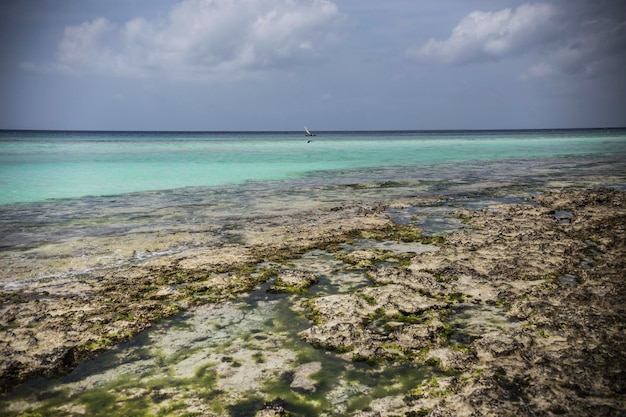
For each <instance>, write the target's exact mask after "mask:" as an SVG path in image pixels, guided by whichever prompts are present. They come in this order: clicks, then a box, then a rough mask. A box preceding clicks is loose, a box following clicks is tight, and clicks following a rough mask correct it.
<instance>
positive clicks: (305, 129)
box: [304, 126, 315, 136]
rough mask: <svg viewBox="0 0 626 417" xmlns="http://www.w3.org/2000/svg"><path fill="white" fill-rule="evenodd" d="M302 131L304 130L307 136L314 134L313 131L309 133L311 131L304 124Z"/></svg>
mask: <svg viewBox="0 0 626 417" xmlns="http://www.w3.org/2000/svg"><path fill="white" fill-rule="evenodd" d="M304 131H305V132H306V135H307V136H315V133H311V131H310V130H309V128H308V127H306V126H304Z"/></svg>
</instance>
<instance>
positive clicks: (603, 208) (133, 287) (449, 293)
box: [0, 189, 626, 417]
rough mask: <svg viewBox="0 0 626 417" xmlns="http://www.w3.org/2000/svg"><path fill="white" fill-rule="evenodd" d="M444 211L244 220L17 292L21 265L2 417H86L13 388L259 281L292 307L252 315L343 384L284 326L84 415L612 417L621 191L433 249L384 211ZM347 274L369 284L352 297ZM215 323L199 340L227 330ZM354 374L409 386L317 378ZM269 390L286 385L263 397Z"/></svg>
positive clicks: (352, 207) (546, 204)
mask: <svg viewBox="0 0 626 417" xmlns="http://www.w3.org/2000/svg"><path fill="white" fill-rule="evenodd" d="M450 200H451V198H450V197H432V198H406V199H402V200H392V201H386V202H384V203H349V204H347V203H346V204H343V203H342V204H337V205H335V206H332V207H324V208H319V209H314V210H303V211H301V212H299V213H297V214H293V213H290V214H289V215H284V216H280V215H278V216H267V217H264V218H257V219H248V221H246V222H245V226H242V227H240V228H236V229H230V230H228V233H229V234H230V235H229V236H230V237H229V240H228V241H227V242H224V241H221V243H220V244H219V245H211V244H207V245H206V246H194V247H192V248H190V249H188V250H182V251H177V252H176V253H171V254H164V255H162V256H155V257H151V258H148V259H146V260H142V261H140V262H139V261H138V262H134V263H125V264H122V265H119V266H116V267H110V268H100V269H93V270H92V271H90V272H89V273H85V274H82V275H67V274H66V275H63V276H62V277H49V278H47V279H38V280H33V279H25V278H26V277H25V276H23V275H20V274H21V272H20V271H22V269H19V268H18V270H17V272H16V275H15V277H16V278H22V279H15V280H13V281H11V282H10V285H9V284H6V285H4V286H3V289H2V291H1V292H0V296H1V297H2V304H1V305H2V307H1V308H0V315H1V316H0V326H2V327H1V328H0V329H1V331H0V380H1V381H2V388H3V390H5V391H8V393H7V394H5V398H4V399H2V398H0V402H2V404H4V405H5V406H7V407H5V408H6V409H7V410H9V411H7V412H6V413H8V414H5V415H19V414H20V413H22V412H30V411H29V410H31V409H30V408H29V407H34V409H33V410H31V411H32V412H37V410H38V409H41V410H46V411H47V412H51V410H53V411H54V412H51V414H50V415H76V416H78V415H87V414H89V412H90V410H91V411H93V408H90V406H89V405H87V406H86V405H85V404H86V402H85V401H83V402H78V401H77V404H76V405H75V406H72V405H71V404H70V405H68V401H64V402H63V404H57V405H55V404H49V403H46V402H45V401H46V398H50V394H48V396H47V397H46V396H43V397H42V398H36V396H35V397H33V398H32V401H30V400H29V398H30V397H28V398H26V399H22V400H21V401H22V402H21V403H20V402H19V401H18V400H14V399H13V400H12V398H13V397H11V396H12V395H14V396H15V395H16V394H17V390H15V389H13V387H14V386H15V385H16V384H17V383H19V382H22V381H25V380H27V379H31V378H33V377H35V376H38V375H43V376H48V377H53V376H58V375H62V374H65V373H68V372H70V371H71V370H72V369H74V368H75V367H76V366H77V364H79V363H80V362H81V361H83V360H84V359H87V358H90V357H93V356H94V355H95V354H96V353H98V352H103V351H105V350H109V349H111V348H112V347H113V346H115V345H116V344H118V343H119V342H121V341H123V340H131V339H132V338H134V337H135V336H136V335H138V334H139V333H141V332H142V331H144V330H146V329H148V328H149V327H151V326H153V325H154V324H155V323H156V322H157V321H158V320H159V319H160V318H164V317H170V316H173V315H175V314H176V313H179V312H182V311H187V312H189V311H194V310H196V309H197V310H198V311H204V310H202V308H206V307H207V306H214V307H212V308H214V309H215V310H211V311H210V312H207V313H202V314H205V315H201V317H205V318H204V319H203V320H199V321H198V326H200V325H201V324H200V323H202V322H206V320H209V317H213V316H219V314H218V313H217V311H218V309H219V308H227V307H228V306H229V304H228V303H233V302H236V301H237V300H238V299H240V298H241V297H243V296H244V294H250V293H251V292H252V291H257V292H258V291H265V290H264V289H262V288H261V290H259V288H260V287H261V286H262V285H265V286H266V287H267V288H269V289H270V291H272V292H276V293H281V294H282V293H286V294H288V295H284V297H290V298H284V299H282V301H280V302H278V304H276V301H274V304H271V303H270V301H262V302H261V301H259V305H266V304H263V303H269V304H267V305H275V306H278V305H281V303H282V304H285V303H288V304H289V308H290V309H291V310H292V312H294V314H301V315H302V319H303V322H304V323H305V325H304V326H303V327H302V328H295V329H293V330H294V331H296V333H297V334H298V337H299V338H300V339H301V340H303V341H305V342H307V343H308V344H309V345H311V346H314V347H316V348H317V349H318V351H319V352H327V353H326V354H325V355H329V357H331V356H332V357H333V358H336V360H338V361H343V362H341V363H345V364H348V365H342V366H343V367H344V368H345V369H344V370H342V371H341V372H339V371H337V369H339V368H337V369H328V367H329V364H328V363H327V362H325V359H324V358H323V357H306V358H301V359H298V358H297V356H298V354H296V353H294V352H293V349H292V348H293V346H290V344H291V343H292V342H288V340H287V339H288V337H287V336H285V335H284V334H283V332H282V331H283V330H284V329H283V327H280V326H278V327H276V324H274V326H275V334H269V335H265V334H264V333H251V334H252V335H253V336H250V338H251V340H250V341H249V343H248V344H246V345H245V346H242V345H237V344H235V345H232V346H230V345H229V347H227V348H222V350H220V349H218V348H217V347H215V346H213V345H211V344H209V345H210V346H208V347H206V346H205V347H204V348H203V349H204V350H202V349H200V348H198V350H195V351H190V352H187V353H186V354H185V356H184V357H183V358H178V359H177V360H178V362H176V363H173V362H172V363H171V364H170V365H171V366H170V368H167V366H165V365H166V364H164V363H163V360H161V363H160V367H161V368H163V369H169V370H168V371H167V372H165V371H163V372H165V373H164V374H163V375H165V376H167V375H169V376H167V378H169V379H170V380H174V381H177V382H176V383H170V385H167V384H164V383H160V384H155V383H150V384H144V386H142V387H141V388H132V389H131V388H130V387H129V386H128V385H127V384H126V383H124V384H121V383H120V384H118V386H117V388H116V389H115V390H114V389H112V388H111V389H110V390H109V391H108V394H107V395H109V396H108V397H106V398H107V401H108V402H106V401H105V402H103V403H101V404H113V405H115V407H117V408H118V409H120V410H123V411H124V410H125V411H128V409H125V408H124V407H125V406H126V405H128V404H139V403H137V401H139V400H140V401H141V403H140V404H141V407H143V409H144V410H145V413H148V414H147V415H155V414H159V413H160V415H184V414H185V413H190V412H192V413H196V414H195V415H207V416H218V415H254V414H256V415H259V416H261V415H262V416H270V415H327V416H330V415H354V416H361V417H365V416H371V417H375V416H398V415H399V416H426V415H430V416H471V415H522V416H551V415H574V416H586V415H605V416H615V415H624V414H626V383H625V381H626V350H625V349H624V346H626V307H625V306H626V288H625V287H624V280H625V279H626V272H625V271H626V194H625V193H623V192H618V191H615V190H611V189H584V190H580V189H579V190H564V191H550V192H545V193H543V194H539V195H536V196H535V197H533V198H529V199H528V200H527V201H525V202H523V203H521V202H520V203H518V204H491V205H488V206H485V207H484V208H468V207H463V206H460V207H457V208H451V207H453V206H454V204H450V205H449V207H448V208H449V215H450V218H451V219H453V220H454V221H452V220H451V221H450V222H449V224H453V225H454V227H455V228H456V229H457V230H456V231H451V232H449V233H446V234H445V235H435V236H432V235H428V234H424V233H423V231H421V230H419V229H417V228H416V227H414V226H413V225H411V224H402V225H401V224H398V223H394V222H393V221H392V220H391V217H390V215H389V213H390V212H395V213H397V212H399V211H403V210H405V211H407V210H408V211H410V210H411V209H416V210H415V211H414V214H412V215H413V216H414V217H416V219H415V221H416V222H417V223H419V222H421V220H422V219H419V217H420V211H419V208H420V207H429V208H432V207H433V206H437V205H443V204H444V203H445V202H446V201H448V202H449V201H450ZM204 239H206V240H207V242H208V241H209V240H210V239H209V238H204ZM156 249H158V248H155V250H156ZM320 249H322V250H323V251H319V250H320ZM316 251H318V252H316ZM322 252H323V253H324V254H326V255H324V256H330V257H331V258H330V259H327V258H323V256H322ZM315 257H317V258H319V259H322V258H323V259H324V260H322V261H320V262H321V263H325V264H329V265H332V266H331V267H329V269H328V270H332V271H338V270H339V269H341V271H342V272H341V274H342V275H341V276H340V278H337V281H338V282H333V283H328V282H325V279H326V278H324V277H325V275H331V272H328V271H327V270H325V269H323V268H321V267H319V268H318V269H319V270H318V271H312V270H311V268H308V269H307V267H305V266H302V265H299V264H298V262H302V260H308V259H310V258H315ZM55 262H58V261H55ZM307 262H308V261H307ZM339 263H341V266H339ZM25 264H26V262H25V261H20V262H16V263H15V265H25ZM42 268H44V267H42ZM64 268H66V269H65V271H67V268H68V267H64ZM44 269H46V270H50V269H51V268H50V267H49V266H46V267H45V268H44ZM24 270H25V269H24ZM320 271H321V272H320ZM351 271H354V273H357V271H361V272H362V273H363V274H364V275H363V276H364V277H367V278H366V281H368V282H365V283H360V282H358V279H357V278H354V282H351V281H350V280H351V279H353V276H352V275H350V274H351V273H352V272H351ZM326 280H327V279H326ZM342 280H343V281H346V282H348V283H349V284H344V285H346V286H345V287H341V289H340V290H335V291H332V292H329V291H326V290H324V289H322V287H323V286H324V285H326V286H329V285H330V286H332V285H336V286H337V287H338V288H339V286H340V285H341V283H340V281H342ZM264 283H267V284H264ZM317 287H320V289H319V290H316V288H317ZM316 291H317V292H316ZM220 306H223V307H220ZM228 308H231V307H228ZM246 308H247V310H246V312H247V313H246V314H243V313H242V315H241V318H237V317H239V316H237V314H239V313H237V314H231V315H229V316H228V317H229V318H228V320H226V321H225V323H226V324H227V325H228V326H231V327H232V328H235V327H236V326H237V325H238V324H237V323H245V322H246V320H250V321H251V322H252V323H259V322H260V320H261V319H260V318H254V317H255V316H254V314H253V313H252V312H253V311H255V309H256V308H258V309H259V310H260V311H264V313H261V312H259V313H258V314H259V315H261V316H260V317H263V320H266V321H267V320H268V319H267V317H266V316H265V315H266V314H267V313H266V312H265V311H266V310H265V309H264V308H260V307H255V305H254V303H252V304H251V305H250V306H249V307H246ZM220 311H221V310H220ZM220 314H221V313H220ZM233 317H234V318H233ZM246 317H247V318H246ZM226 324H224V326H226ZM224 326H218V327H216V329H218V330H219V331H221V332H223V333H226V331H225V329H226V330H227V327H224ZM254 326H257V327H258V326H260V325H259V324H255V325H254ZM254 326H252V327H254ZM252 327H251V328H252ZM281 329H283V330H281ZM207 331H208V330H207ZM181 334H182V333H181ZM219 334H221V333H219V332H217V335H219ZM255 334H256V335H257V336H256V337H255V336H254V335H255ZM224 338H226V336H224ZM185 343H186V344H188V343H189V342H185ZM211 343H213V342H211ZM233 343H234V342H233ZM293 343H295V342H293ZM255 346H256V347H255ZM162 349H165V347H163V348H162ZM259 352H265V353H264V355H262V356H259ZM333 360H335V359H333ZM157 362H158V361H157ZM349 364H355V365H349ZM366 364H368V365H366ZM356 365H359V366H371V368H367V369H368V370H367V372H368V373H370V374H379V375H382V374H384V373H385V372H395V373H399V372H400V371H399V369H405V370H406V369H418V370H420V371H419V372H418V373H416V374H412V375H413V376H411V377H410V378H404V379H402V380H397V379H396V380H393V381H395V385H394V386H393V388H391V387H387V391H381V393H380V394H375V391H376V390H377V389H379V388H380V387H376V386H375V385H373V384H372V383H368V382H367V381H364V380H361V381H360V382H356V381H353V380H349V379H348V378H347V377H341V378H339V379H336V380H334V381H335V383H334V385H332V386H330V384H329V383H326V382H325V381H324V375H326V376H327V377H328V378H330V374H332V373H333V372H335V373H337V374H341V375H346V374H347V373H350V372H352V373H354V372H355V371H354V368H353V366H356ZM342 369H343V368H342ZM285 370H286V371H285ZM389 370H392V371H389ZM136 372H139V371H136ZM151 372H153V373H154V372H155V371H151ZM417 374H419V375H421V376H422V377H421V378H416V377H415V376H414V375H417ZM151 375H152V374H151ZM159 375H160V374H159ZM245 375H248V376H249V377H250V378H247V379H246V378H245ZM176 378H179V379H176ZM277 379H278V380H279V381H284V384H282V385H281V386H284V387H286V388H284V387H283V388H280V389H278V388H276V389H273V390H272V389H265V390H263V389H262V388H263V386H266V385H264V384H268V383H274V384H276V383H277V382H276V381H277ZM183 380H184V382H185V384H186V385H184V384H183V382H181V381H183ZM247 380H249V381H248V382H246V381H247ZM250 381H252V382H250ZM272 381H274V382H272ZM245 384H252V385H250V386H249V388H250V389H251V390H257V392H258V394H257V396H256V397H254V401H253V400H252V399H251V398H250V397H248V396H246V395H245V394H243V393H242V391H241V390H242V389H243V385H245ZM254 384H257V385H254ZM83 389H84V388H83ZM18 390H19V388H18ZM194 390H195V391H194ZM68 395H69V394H68ZM17 397H19V395H17ZM67 398H69V399H70V400H71V398H72V397H67ZM67 398H66V399H67ZM355 398H360V399H359V400H358V401H355V400H354V399H355ZM361 399H362V400H361ZM29 401H30V402H29ZM133 401H135V402H133ZM298 401H299V402H298ZM216 403H220V404H231V406H229V407H225V408H222V409H219V408H217V406H216V405H215V404H216ZM296 403H297V404H296ZM91 406H93V404H91ZM37 407H40V408H37ZM168 407H169V408H168ZM104 409H106V407H104V408H103V410H104ZM168 410H169V411H168ZM0 415H2V413H0Z"/></svg>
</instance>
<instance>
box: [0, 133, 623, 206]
mask: <svg viewBox="0 0 626 417" xmlns="http://www.w3.org/2000/svg"><path fill="white" fill-rule="evenodd" d="M312 139H313V140H312V141H311V142H310V143H308V141H307V138H306V137H305V136H304V135H303V134H302V133H300V132H250V133H244V132H230V133H229V132H225V133H168V132H29V131H20V132H12V131H2V132H0V204H8V203H17V202H38V201H45V200H48V199H62V198H77V197H85V196H111V195H120V194H124V193H131V192H142V191H149V190H173V189H180V188H184V187H199V186H201V187H204V186H224V185H236V184H243V183H247V182H259V181H261V182H263V181H284V180H302V179H308V180H312V179H314V178H316V177H317V178H325V181H327V180H328V179H329V178H332V177H333V176H335V175H334V174H337V175H336V178H342V176H344V175H345V174H346V172H349V171H351V170H363V169H366V170H370V171H369V172H370V173H371V172H372V171H371V170H372V169H374V170H375V169H386V170H388V169H389V168H394V169H395V168H398V169H402V170H403V172H404V174H403V175H406V170H407V169H413V170H419V169H420V168H422V167H424V168H425V167H427V166H433V165H440V166H445V164H448V163H459V162H463V163H464V162H471V161H477V162H479V161H485V162H489V161H504V160H508V159H518V160H519V159H530V160H539V159H547V158H556V157H565V156H583V155H590V156H598V155H619V154H624V153H626V130H623V129H608V130H607V129H598V130H556V131H502V132H496V131H485V132H479V131H471V132H322V133H319V134H318V136H317V137H315V138H312ZM396 179H397V178H396Z"/></svg>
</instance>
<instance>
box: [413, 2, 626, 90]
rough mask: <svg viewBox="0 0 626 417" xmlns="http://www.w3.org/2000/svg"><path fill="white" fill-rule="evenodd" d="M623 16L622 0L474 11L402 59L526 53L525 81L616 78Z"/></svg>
mask: <svg viewBox="0 0 626 417" xmlns="http://www.w3.org/2000/svg"><path fill="white" fill-rule="evenodd" d="M625 13H626V3H624V2H623V0H604V1H599V2H595V1H588V0H568V1H559V0H553V1H552V2H550V3H528V4H523V5H521V6H519V7H517V8H516V9H514V10H512V9H504V10H500V11H486V12H485V11H474V12H471V13H470V14H468V15H467V16H465V17H464V18H463V19H461V21H460V22H459V23H458V24H457V25H456V26H455V27H454V28H453V29H452V32H451V34H450V37H449V38H447V39H444V40H437V39H430V40H428V41H427V42H426V43H424V44H423V45H421V46H420V47H416V48H409V49H407V50H406V52H405V56H406V57H407V58H411V59H415V60H419V61H437V62H442V63H446V64H455V65H463V64H468V63H475V62H484V61H497V60H503V59H506V58H509V57H512V56H522V55H525V56H527V57H529V58H530V59H531V60H532V61H534V62H533V64H532V65H531V66H530V67H529V68H527V69H526V70H525V71H523V73H522V77H523V78H525V79H530V78H540V77H550V76H583V77H595V76H599V75H600V74H608V73H610V74H612V75H615V74H616V73H617V72H618V71H619V72H620V73H621V71H623V69H622V68H623V66H624V64H625V62H624V61H625V59H626V21H624V20H623V18H624V16H625V15H626V14H625ZM620 76H621V75H620Z"/></svg>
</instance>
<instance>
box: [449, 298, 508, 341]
mask: <svg viewBox="0 0 626 417" xmlns="http://www.w3.org/2000/svg"><path fill="white" fill-rule="evenodd" d="M449 323H450V325H451V326H452V328H453V329H454V332H453V333H452V334H451V335H450V341H451V342H454V343H460V344H469V343H471V342H472V341H473V340H474V339H476V338H478V337H481V336H482V335H484V334H485V333H489V332H493V331H498V332H506V331H508V330H510V329H511V328H513V327H517V326H518V325H519V324H518V322H516V321H515V320H511V319H510V318H509V317H507V316H506V314H505V311H504V309H503V308H502V307H498V306H495V305H490V304H472V305H463V306H460V307H457V308H455V309H454V311H453V314H452V316H451V317H450V322H449Z"/></svg>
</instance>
